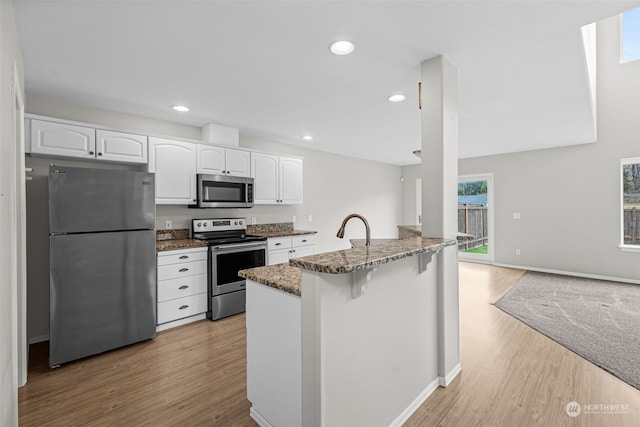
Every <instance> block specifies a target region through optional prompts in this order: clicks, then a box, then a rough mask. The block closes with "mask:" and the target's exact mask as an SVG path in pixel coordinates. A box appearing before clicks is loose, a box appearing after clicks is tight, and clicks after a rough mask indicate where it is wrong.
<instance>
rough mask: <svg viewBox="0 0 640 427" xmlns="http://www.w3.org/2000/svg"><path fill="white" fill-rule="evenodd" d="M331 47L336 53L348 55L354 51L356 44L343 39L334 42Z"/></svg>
mask: <svg viewBox="0 0 640 427" xmlns="http://www.w3.org/2000/svg"><path fill="white" fill-rule="evenodd" d="M329 49H331V52H333V53H334V54H336V55H348V54H350V53H351V52H353V49H354V46H353V43H351V42H348V41H346V40H341V41H338V42H335V43H333V44H332V45H331V47H330V48H329Z"/></svg>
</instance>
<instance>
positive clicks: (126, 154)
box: [96, 129, 147, 164]
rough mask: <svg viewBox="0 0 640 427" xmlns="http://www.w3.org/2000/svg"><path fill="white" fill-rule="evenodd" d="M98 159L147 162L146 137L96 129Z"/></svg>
mask: <svg viewBox="0 0 640 427" xmlns="http://www.w3.org/2000/svg"><path fill="white" fill-rule="evenodd" d="M96 155H97V158H98V160H106V161H113V162H124V163H140V164H146V163H147V137H146V136H144V135H134V134H131V133H124V132H113V131H108V130H102V129H97V130H96Z"/></svg>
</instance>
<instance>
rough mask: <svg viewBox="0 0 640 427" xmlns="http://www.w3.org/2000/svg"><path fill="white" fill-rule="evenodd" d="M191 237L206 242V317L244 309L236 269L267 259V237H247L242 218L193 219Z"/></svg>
mask: <svg viewBox="0 0 640 427" xmlns="http://www.w3.org/2000/svg"><path fill="white" fill-rule="evenodd" d="M192 227H193V228H192V229H193V238H194V239H202V240H206V241H207V243H208V244H209V268H208V273H209V279H208V280H209V291H208V296H209V301H208V311H207V317H208V318H209V319H211V320H217V319H221V318H223V317H227V316H231V315H232V314H237V313H242V312H244V310H245V299H246V296H245V294H246V291H245V287H246V281H245V279H243V278H241V277H240V276H238V271H240V270H244V269H247V268H253V267H261V266H263V265H266V261H267V238H266V237H261V236H247V234H246V233H247V222H246V220H245V219H244V218H223V219H220V218H213V219H194V220H193V222H192Z"/></svg>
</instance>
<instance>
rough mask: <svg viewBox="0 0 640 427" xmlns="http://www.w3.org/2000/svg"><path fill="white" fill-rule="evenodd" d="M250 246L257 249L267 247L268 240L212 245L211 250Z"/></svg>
mask: <svg viewBox="0 0 640 427" xmlns="http://www.w3.org/2000/svg"><path fill="white" fill-rule="evenodd" d="M250 247H255V248H257V249H261V248H265V249H266V247H267V243H266V242H262V243H255V242H251V243H236V244H232V245H218V246H212V247H211V251H212V252H217V251H224V250H227V249H236V248H250Z"/></svg>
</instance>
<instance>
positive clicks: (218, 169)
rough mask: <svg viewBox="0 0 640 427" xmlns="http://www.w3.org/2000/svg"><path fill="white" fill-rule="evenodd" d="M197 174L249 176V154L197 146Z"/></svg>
mask: <svg viewBox="0 0 640 427" xmlns="http://www.w3.org/2000/svg"><path fill="white" fill-rule="evenodd" d="M197 163H198V173H208V174H221V175H232V176H246V177H249V176H251V152H250V151H246V150H238V149H235V148H224V147H216V146H214V145H205V144H198V161H197Z"/></svg>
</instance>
